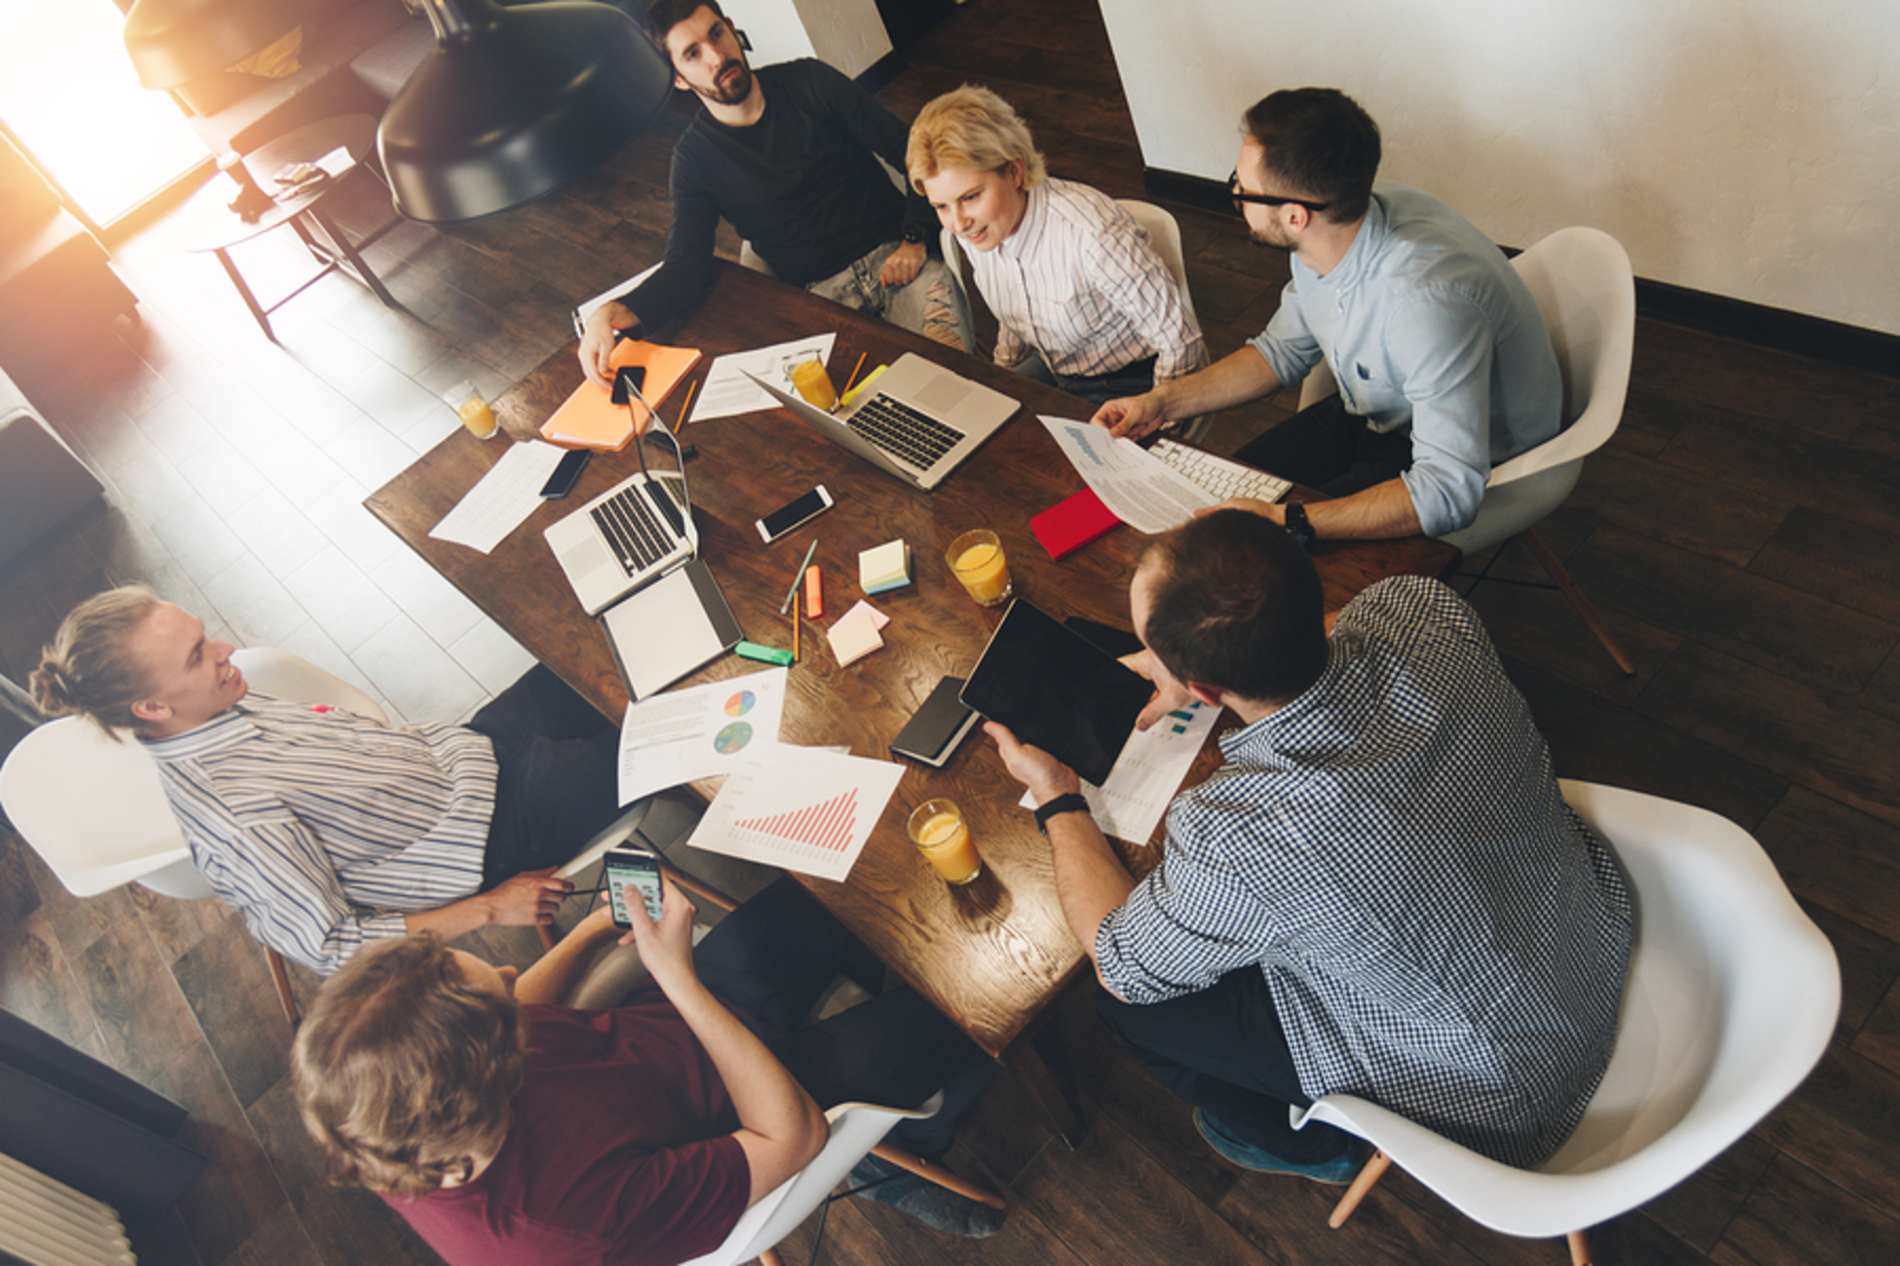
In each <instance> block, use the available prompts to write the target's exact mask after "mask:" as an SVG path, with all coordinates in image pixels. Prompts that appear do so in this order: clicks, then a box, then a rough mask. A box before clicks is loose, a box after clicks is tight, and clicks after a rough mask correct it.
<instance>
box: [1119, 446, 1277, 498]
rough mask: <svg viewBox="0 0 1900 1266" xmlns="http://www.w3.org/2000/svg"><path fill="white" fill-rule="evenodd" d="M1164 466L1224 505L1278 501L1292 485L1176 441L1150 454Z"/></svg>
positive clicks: (1275, 476) (1155, 449) (1265, 473)
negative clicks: (1235, 499) (1241, 501)
mask: <svg viewBox="0 0 1900 1266" xmlns="http://www.w3.org/2000/svg"><path fill="white" fill-rule="evenodd" d="M1148 451H1149V452H1150V453H1152V454H1153V455H1154V456H1156V457H1159V458H1160V459H1161V461H1162V463H1163V464H1164V465H1167V466H1171V467H1173V468H1174V469H1175V470H1178V471H1180V472H1181V473H1182V474H1183V475H1186V476H1187V477H1188V478H1189V479H1191V480H1193V481H1194V482H1195V483H1196V484H1199V485H1200V486H1201V487H1202V488H1203V489H1205V490H1206V491H1208V492H1211V493H1213V494H1214V495H1215V496H1217V497H1219V498H1220V499H1221V500H1223V501H1225V500H1226V499H1227V498H1229V497H1252V498H1254V499H1255V500H1256V501H1278V500H1279V499H1280V498H1281V497H1284V496H1285V495H1286V494H1287V489H1289V488H1291V487H1292V486H1293V482H1292V481H1291V480H1288V479H1282V478H1280V477H1279V476H1278V475H1269V474H1268V473H1267V472H1266V471H1264V470H1255V469H1254V468H1253V467H1252V466H1247V465H1244V464H1242V463H1240V462H1236V461H1229V460H1228V459H1227V458H1225V457H1216V456H1215V455H1214V454H1212V453H1207V452H1203V451H1201V450H1200V449H1198V448H1190V447H1188V446H1187V445H1186V444H1177V443H1175V442H1174V441H1173V440H1167V439H1163V440H1156V441H1155V445H1154V447H1153V448H1151V449H1149V450H1148Z"/></svg>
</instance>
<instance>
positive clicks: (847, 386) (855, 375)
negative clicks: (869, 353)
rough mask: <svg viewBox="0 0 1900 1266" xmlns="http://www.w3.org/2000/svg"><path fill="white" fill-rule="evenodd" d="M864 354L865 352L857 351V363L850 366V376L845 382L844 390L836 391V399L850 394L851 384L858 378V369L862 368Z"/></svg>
mask: <svg viewBox="0 0 1900 1266" xmlns="http://www.w3.org/2000/svg"><path fill="white" fill-rule="evenodd" d="M864 356H865V353H863V352H859V353H858V363H857V364H855V365H853V366H852V367H851V377H850V378H849V379H848V380H847V381H846V382H845V384H844V390H843V391H840V392H839V393H838V399H840V400H842V399H844V398H845V397H846V396H848V395H850V394H851V384H852V383H854V382H856V381H857V380H858V371H859V370H860V369H863V368H864Z"/></svg>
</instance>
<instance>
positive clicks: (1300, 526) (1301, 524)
mask: <svg viewBox="0 0 1900 1266" xmlns="http://www.w3.org/2000/svg"><path fill="white" fill-rule="evenodd" d="M1286 530H1287V532H1288V533H1290V534H1291V535H1292V537H1293V539H1294V540H1296V541H1298V542H1299V543H1300V548H1301V549H1312V548H1313V535H1314V534H1313V525H1312V524H1311V523H1310V522H1308V521H1307V518H1306V507H1305V506H1303V505H1301V504H1300V503H1299V502H1297V501H1289V502H1287V503H1286Z"/></svg>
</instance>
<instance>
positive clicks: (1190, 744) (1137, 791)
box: [1021, 703, 1220, 845]
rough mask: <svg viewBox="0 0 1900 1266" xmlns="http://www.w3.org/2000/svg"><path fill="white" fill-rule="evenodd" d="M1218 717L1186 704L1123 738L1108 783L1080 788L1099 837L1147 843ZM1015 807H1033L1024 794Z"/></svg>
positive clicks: (1214, 711) (1199, 706)
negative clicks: (1144, 728)
mask: <svg viewBox="0 0 1900 1266" xmlns="http://www.w3.org/2000/svg"><path fill="white" fill-rule="evenodd" d="M1219 716H1220V709H1219V708H1210V707H1207V706H1205V705H1203V704H1200V703H1192V704H1189V705H1188V706H1187V707H1185V708H1181V709H1179V710H1178V711H1174V712H1170V713H1168V714H1167V715H1166V716H1164V717H1162V718H1161V719H1160V720H1159V721H1157V722H1155V723H1154V724H1153V725H1151V726H1149V727H1148V729H1147V730H1146V731H1145V732H1144V731H1141V730H1136V731H1135V732H1134V733H1133V734H1130V735H1129V736H1128V745H1127V746H1126V747H1124V748H1122V754H1121V755H1120V756H1119V757H1117V758H1116V760H1115V768H1114V769H1112V770H1110V771H1109V774H1108V781H1107V782H1106V783H1104V784H1102V785H1101V786H1099V787H1097V786H1096V785H1094V784H1093V783H1090V782H1084V783H1083V784H1082V796H1083V798H1084V799H1085V800H1087V801H1088V802H1089V812H1090V813H1092V814H1094V815H1095V821H1096V823H1097V824H1098V825H1099V826H1100V827H1101V828H1102V833H1103V834H1104V835H1112V836H1114V837H1115V838H1116V839H1119V840H1127V841H1128V842H1129V843H1130V844H1141V845H1146V844H1147V843H1148V841H1149V840H1150V839H1151V838H1153V836H1154V833H1155V828H1156V827H1157V826H1159V825H1161V815H1162V814H1164V813H1166V812H1167V811H1168V805H1169V803H1170V802H1172V801H1173V799H1174V793H1175V792H1176V791H1178V790H1180V787H1181V780H1182V779H1183V778H1185V777H1187V772H1188V768H1189V767H1190V766H1192V765H1193V764H1194V758H1195V757H1196V756H1198V755H1199V754H1200V751H1201V745H1202V744H1203V743H1205V742H1207V736H1208V733H1209V731H1211V730H1212V729H1213V728H1214V721H1215V718H1217V717H1219ZM1021 803H1022V806H1023V808H1025V809H1031V810H1033V809H1034V808H1035V807H1036V801H1035V798H1034V797H1033V796H1031V795H1029V794H1028V793H1027V792H1025V793H1024V794H1023V798H1022V801H1021Z"/></svg>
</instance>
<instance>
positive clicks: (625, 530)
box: [543, 425, 699, 615]
mask: <svg viewBox="0 0 1900 1266" xmlns="http://www.w3.org/2000/svg"><path fill="white" fill-rule="evenodd" d="M647 434H649V435H656V436H664V437H665V439H666V442H667V443H669V444H671V445H672V446H673V456H674V458H675V459H676V460H677V461H678V462H679V470H678V471H677V472H674V471H660V472H658V473H653V474H650V473H648V471H647V470H646V458H645V456H644V454H642V455H641V459H640V466H641V469H640V470H639V471H638V472H637V473H635V474H632V475H629V476H627V478H625V479H623V480H622V481H621V482H619V483H618V484H615V485H614V486H613V487H612V488H609V489H608V490H607V491H606V492H603V493H602V494H600V495H599V496H598V497H595V498H594V499H593V500H592V501H589V502H588V503H587V504H586V505H584V506H582V507H581V508H580V509H578V510H576V511H575V512H574V513H572V514H570V515H568V516H567V517H566V518H564V519H562V520H561V521H560V522H558V523H556V524H554V525H553V526H552V527H550V528H548V529H547V531H546V532H544V533H543V535H544V536H546V537H547V541H548V548H550V549H552V550H553V551H554V557H555V558H556V559H558V560H559V561H560V564H561V570H562V571H563V572H566V573H567V582H568V584H570V585H572V586H574V596H575V597H577V598H579V599H580V600H581V606H582V607H584V608H586V610H587V614H589V615H599V614H600V613H601V612H602V611H603V610H605V609H606V608H607V607H609V606H612V605H613V604H614V603H615V602H617V601H618V600H619V599H621V598H622V597H624V596H625V595H627V594H630V593H632V592H633V591H634V590H636V589H639V588H641V587H643V586H645V585H649V584H651V583H652V582H654V581H655V580H658V579H659V578H660V577H662V576H664V575H666V574H667V573H668V572H670V571H673V570H675V569H676V568H679V567H683V566H685V565H686V563H687V562H688V561H690V560H691V559H692V558H693V557H694V556H695V555H697V554H698V553H699V529H698V528H696V527H695V526H693V507H692V502H691V501H690V500H689V499H688V498H687V495H686V463H685V460H684V458H682V457H681V456H680V446H679V440H678V439H677V438H675V437H674V435H673V433H672V432H671V431H668V430H667V429H666V427H665V426H664V425H659V426H655V427H653V428H652V429H650V430H649V431H648V432H647ZM640 444H641V441H639V440H635V441H634V445H635V450H636V452H638V450H639V446H640Z"/></svg>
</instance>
